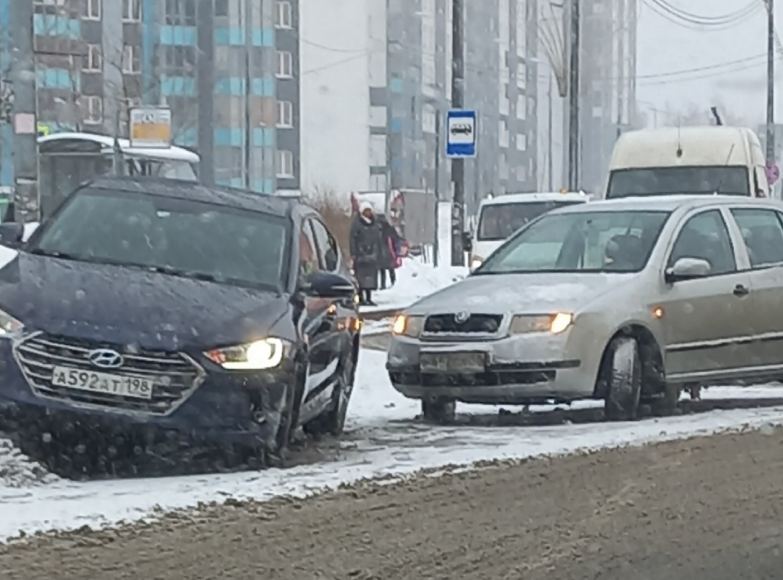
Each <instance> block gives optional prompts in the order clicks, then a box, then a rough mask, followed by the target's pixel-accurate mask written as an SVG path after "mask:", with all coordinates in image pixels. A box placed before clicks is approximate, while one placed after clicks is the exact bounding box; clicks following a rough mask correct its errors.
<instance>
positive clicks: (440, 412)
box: [421, 399, 457, 425]
mask: <svg viewBox="0 0 783 580" xmlns="http://www.w3.org/2000/svg"><path fill="white" fill-rule="evenodd" d="M421 413H422V415H423V416H424V420H425V421H429V422H431V423H437V424H439V425H444V424H447V423H451V422H453V421H454V419H455V418H456V416H457V402H456V401H454V400H452V399H430V400H426V399H425V400H423V401H422V402H421Z"/></svg>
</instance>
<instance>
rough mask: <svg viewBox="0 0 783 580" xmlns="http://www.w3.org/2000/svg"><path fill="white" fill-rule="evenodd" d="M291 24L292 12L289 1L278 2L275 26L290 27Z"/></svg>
mask: <svg viewBox="0 0 783 580" xmlns="http://www.w3.org/2000/svg"><path fill="white" fill-rule="evenodd" d="M293 25H294V24H293V13H292V10H291V3H290V2H278V3H277V16H276V19H275V26H276V27H277V28H292V27H293Z"/></svg>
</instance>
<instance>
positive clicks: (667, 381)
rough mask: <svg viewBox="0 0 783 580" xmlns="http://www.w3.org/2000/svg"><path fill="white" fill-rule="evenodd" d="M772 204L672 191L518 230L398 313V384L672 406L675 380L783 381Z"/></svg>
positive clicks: (450, 400)
mask: <svg viewBox="0 0 783 580" xmlns="http://www.w3.org/2000/svg"><path fill="white" fill-rule="evenodd" d="M781 295H783V204H781V203H780V202H777V201H774V200H753V199H749V198H742V197H733V196H731V197H730V196H703V197H690V196H669V197H655V198H653V197H651V198H647V199H633V200H630V199H629V200H611V201H598V202H594V203H589V204H584V205H575V206H570V207H567V208H563V209H559V210H555V211H553V212H551V213H548V214H545V215H543V216H541V217H539V218H538V219H537V220H535V221H533V222H531V223H529V224H528V225H527V226H526V227H524V228H523V229H522V230H520V231H519V232H517V233H516V234H515V235H514V236H513V237H512V238H511V239H509V240H508V241H507V242H506V243H505V244H504V245H503V246H502V247H501V248H499V249H498V250H497V251H496V252H495V253H493V254H492V255H491V256H490V257H489V258H488V259H487V260H486V261H485V262H484V263H483V264H482V265H481V266H480V267H479V268H478V269H477V270H476V271H475V272H473V273H472V274H471V275H470V276H469V277H468V278H466V279H465V280H463V281H461V282H458V283H457V284H454V285H453V286H450V287H448V288H446V289H444V290H441V291H440V292H436V293H435V294H433V295H431V296H428V297H426V298H424V299H422V300H420V301H419V302H417V303H415V304H413V305H412V306H411V307H410V308H408V309H406V310H405V311H404V312H403V313H402V314H400V315H399V316H398V317H397V318H396V319H395V321H394V325H393V337H392V341H391V344H390V347H389V351H388V360H387V368H388V372H389V375H390V377H391V382H392V384H393V385H394V388H395V389H396V390H398V391H399V392H400V393H402V394H403V395H405V396H406V397H409V398H414V399H420V400H421V401H422V409H423V413H424V416H425V417H426V418H428V419H431V420H436V421H447V420H449V419H451V418H452V417H453V415H454V412H455V402H456V401H463V402H467V403H484V404H520V405H526V404H534V403H545V402H552V401H557V402H565V403H568V402H571V401H574V400H577V399H591V398H592V399H599V400H600V399H602V400H604V404H605V411H606V416H607V417H608V418H610V419H632V418H634V417H635V416H636V414H637V410H638V407H639V405H640V403H644V404H647V405H650V406H651V408H652V409H653V410H654V411H655V412H656V413H659V414H667V413H671V412H672V411H673V410H674V408H675V406H676V404H677V401H678V399H679V395H680V391H681V389H682V388H684V387H693V388H695V387H698V386H699V385H720V384H724V383H729V384H732V385H736V384H738V383H742V382H743V381H750V382H752V383H759V382H761V381H764V380H772V379H780V378H781V377H783V309H781V308H780V296H781Z"/></svg>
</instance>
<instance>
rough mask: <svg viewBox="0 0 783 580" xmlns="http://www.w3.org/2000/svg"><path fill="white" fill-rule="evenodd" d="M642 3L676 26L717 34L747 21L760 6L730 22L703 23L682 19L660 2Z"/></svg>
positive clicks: (747, 10) (647, 1) (644, 0)
mask: <svg viewBox="0 0 783 580" xmlns="http://www.w3.org/2000/svg"><path fill="white" fill-rule="evenodd" d="M642 2H643V3H644V5H645V6H647V7H648V8H649V9H650V10H652V11H653V12H655V13H656V14H657V15H658V16H660V17H661V18H664V19H666V20H668V21H669V22H671V23H673V24H676V25H677V26H681V27H683V28H688V29H689V30H697V31H700V32H707V31H709V32H718V31H722V30H729V29H731V28H735V27H736V26H737V25H739V24H741V23H742V22H744V21H746V20H748V19H749V18H750V17H751V16H754V15H755V14H756V12H758V11H759V9H760V6H758V4H756V5H755V6H752V7H748V8H747V9H746V11H745V12H743V13H741V14H740V15H739V16H735V17H734V18H733V19H731V20H723V21H705V20H698V19H692V18H686V17H683V16H682V15H681V14H678V13H676V12H674V11H672V10H671V9H670V8H669V7H668V6H667V5H665V4H662V0H642Z"/></svg>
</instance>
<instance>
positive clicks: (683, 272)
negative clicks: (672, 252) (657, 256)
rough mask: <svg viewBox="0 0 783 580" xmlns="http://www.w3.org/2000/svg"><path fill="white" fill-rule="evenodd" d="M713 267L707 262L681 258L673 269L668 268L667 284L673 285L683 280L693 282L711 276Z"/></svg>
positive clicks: (665, 275) (666, 274) (665, 274)
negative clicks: (695, 279)
mask: <svg viewBox="0 0 783 580" xmlns="http://www.w3.org/2000/svg"><path fill="white" fill-rule="evenodd" d="M710 270H712V266H710V263H709V262H708V261H707V260H700V259H698V258H680V259H679V260H677V261H676V262H675V263H674V266H672V267H671V268H666V272H665V273H664V277H665V278H666V282H668V283H669V284H673V283H674V282H680V281H682V280H693V279H694V278H704V277H705V276H709V274H710Z"/></svg>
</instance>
